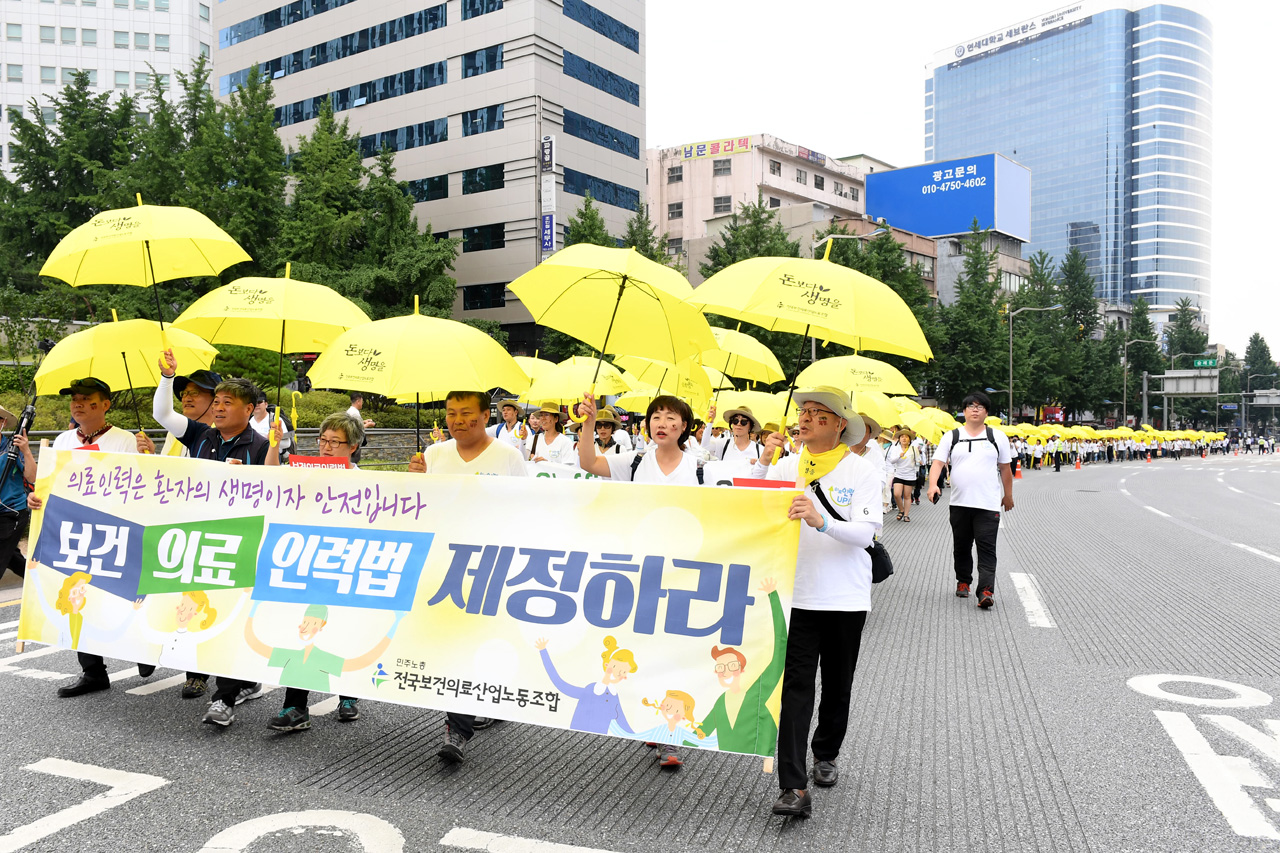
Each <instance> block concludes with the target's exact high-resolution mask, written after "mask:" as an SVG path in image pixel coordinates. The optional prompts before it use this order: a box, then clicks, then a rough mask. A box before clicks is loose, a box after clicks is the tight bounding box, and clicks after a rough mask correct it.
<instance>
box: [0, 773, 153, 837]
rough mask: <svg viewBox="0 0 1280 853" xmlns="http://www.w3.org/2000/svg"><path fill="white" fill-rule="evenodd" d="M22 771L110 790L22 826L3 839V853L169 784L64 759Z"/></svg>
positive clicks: (134, 774)
mask: <svg viewBox="0 0 1280 853" xmlns="http://www.w3.org/2000/svg"><path fill="white" fill-rule="evenodd" d="M23 769H24V770H34V771H35V772H36V773H47V774H49V775H50V776H61V777H63V778H64V779H77V780H80V781H82V782H93V783H94V784H97V785H106V786H107V789H108V790H106V791H103V792H102V793H101V794H98V795H97V796H94V797H90V798H89V799H87V800H85V801H84V802H83V803H76V804H75V805H73V806H68V807H67V808H65V809H63V810H62V811H59V812H54V813H53V814H51V815H48V816H47V817H42V818H40V819H39V820H35V821H32V822H31V823H28V824H25V825H23V826H20V827H18V828H17V829H15V830H13V831H12V832H10V833H9V834H7V835H0V853H12V851H15V850H20V849H22V848H23V847H26V846H27V845H28V844H34V843H35V842H37V841H39V840H40V839H42V838H48V837H49V836H50V835H53V834H54V833H56V832H60V831H62V830H64V829H66V828H67V827H69V826H74V825H75V824H77V823H81V822H82V821H86V820H89V819H90V818H94V817H97V816H98V815H100V814H102V813H103V812H105V811H107V810H108V809H114V808H115V807H116V806H122V805H124V804H125V803H127V802H129V801H130V800H132V799H133V798H134V797H139V796H141V795H143V794H146V793H150V792H151V791H154V790H156V789H157V788H161V787H163V786H165V785H168V784H169V780H168V779H162V778H160V777H159V776H150V775H148V774H146V773H129V772H126V771H124V770H111V769H110V768H107V767H95V766H94V765H92V764H80V763H79V762H76V761H66V760H64V759H61V758H45V759H43V760H41V761H37V762H36V763H35V764H28V765H27V766H26V767H24V768H23Z"/></svg>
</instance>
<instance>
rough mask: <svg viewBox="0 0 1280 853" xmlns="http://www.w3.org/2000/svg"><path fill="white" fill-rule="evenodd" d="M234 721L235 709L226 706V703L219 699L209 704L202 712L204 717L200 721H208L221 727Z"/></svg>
mask: <svg viewBox="0 0 1280 853" xmlns="http://www.w3.org/2000/svg"><path fill="white" fill-rule="evenodd" d="M235 721H236V715H235V711H234V710H233V709H231V708H228V707H227V703H226V702H223V701H222V700H221V699H219V700H218V701H217V702H214V703H213V704H212V705H210V706H209V710H207V711H205V712H204V719H203V720H201V721H200V722H202V723H210V724H211V725H215V726H222V727H223V728H225V727H227V726H229V725H231V724H232V723H234V722H235Z"/></svg>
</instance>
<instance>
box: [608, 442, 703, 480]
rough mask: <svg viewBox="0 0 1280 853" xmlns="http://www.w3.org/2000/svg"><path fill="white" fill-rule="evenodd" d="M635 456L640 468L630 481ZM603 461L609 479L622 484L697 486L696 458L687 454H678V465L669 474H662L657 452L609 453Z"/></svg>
mask: <svg viewBox="0 0 1280 853" xmlns="http://www.w3.org/2000/svg"><path fill="white" fill-rule="evenodd" d="M637 456H639V457H640V467H638V468H636V476H635V478H634V479H632V477H631V464H632V462H633V461H634V460H635V458H636V457H637ZM604 460H605V462H608V463H609V478H610V479H613V480H617V481H619V482H622V483H625V482H627V481H629V480H630V481H632V482H635V483H654V484H657V485H662V486H697V485H699V483H698V458H697V457H696V456H694V455H693V454H691V453H688V452H685V453H681V454H680V464H679V465H677V466H676V469H675V470H674V471H672V472H671V473H670V474H664V473H662V468H660V467H659V466H658V453H657V451H654V452H653V453H645V454H640V453H639V452H638V451H632V452H631V453H621V454H617V453H610V454H609V455H608V456H606V457H604Z"/></svg>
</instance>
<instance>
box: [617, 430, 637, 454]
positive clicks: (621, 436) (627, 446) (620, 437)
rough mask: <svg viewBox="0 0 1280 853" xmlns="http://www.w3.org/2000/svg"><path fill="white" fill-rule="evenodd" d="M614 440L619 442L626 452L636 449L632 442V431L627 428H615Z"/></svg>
mask: <svg viewBox="0 0 1280 853" xmlns="http://www.w3.org/2000/svg"><path fill="white" fill-rule="evenodd" d="M613 440H614V441H616V442H617V443H618V446H619V447H621V448H622V450H623V452H624V453H625V452H627V451H630V450H634V449H635V447H634V446H633V445H632V444H631V433H629V432H627V431H626V430H625V429H615V430H614V431H613Z"/></svg>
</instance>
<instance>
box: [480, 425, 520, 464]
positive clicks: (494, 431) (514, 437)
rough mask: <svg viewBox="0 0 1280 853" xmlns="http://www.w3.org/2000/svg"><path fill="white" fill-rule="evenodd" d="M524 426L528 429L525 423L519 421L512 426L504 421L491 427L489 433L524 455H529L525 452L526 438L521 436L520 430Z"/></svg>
mask: <svg viewBox="0 0 1280 853" xmlns="http://www.w3.org/2000/svg"><path fill="white" fill-rule="evenodd" d="M522 428H526V429H527V427H524V424H521V423H519V422H517V423H516V425H515V427H514V428H512V427H509V426H507V422H506V421H503V422H502V423H500V424H497V425H496V426H492V427H489V435H491V436H493V437H494V438H495V439H497V440H498V441H501V442H504V443H506V444H509V445H511V446H512V447H514V448H515V449H516V450H518V451H520V453H521V454H522V455H524V456H526V457H527V456H528V454H527V453H525V449H524V439H522V438H521V437H520V430H521V429H522Z"/></svg>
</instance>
